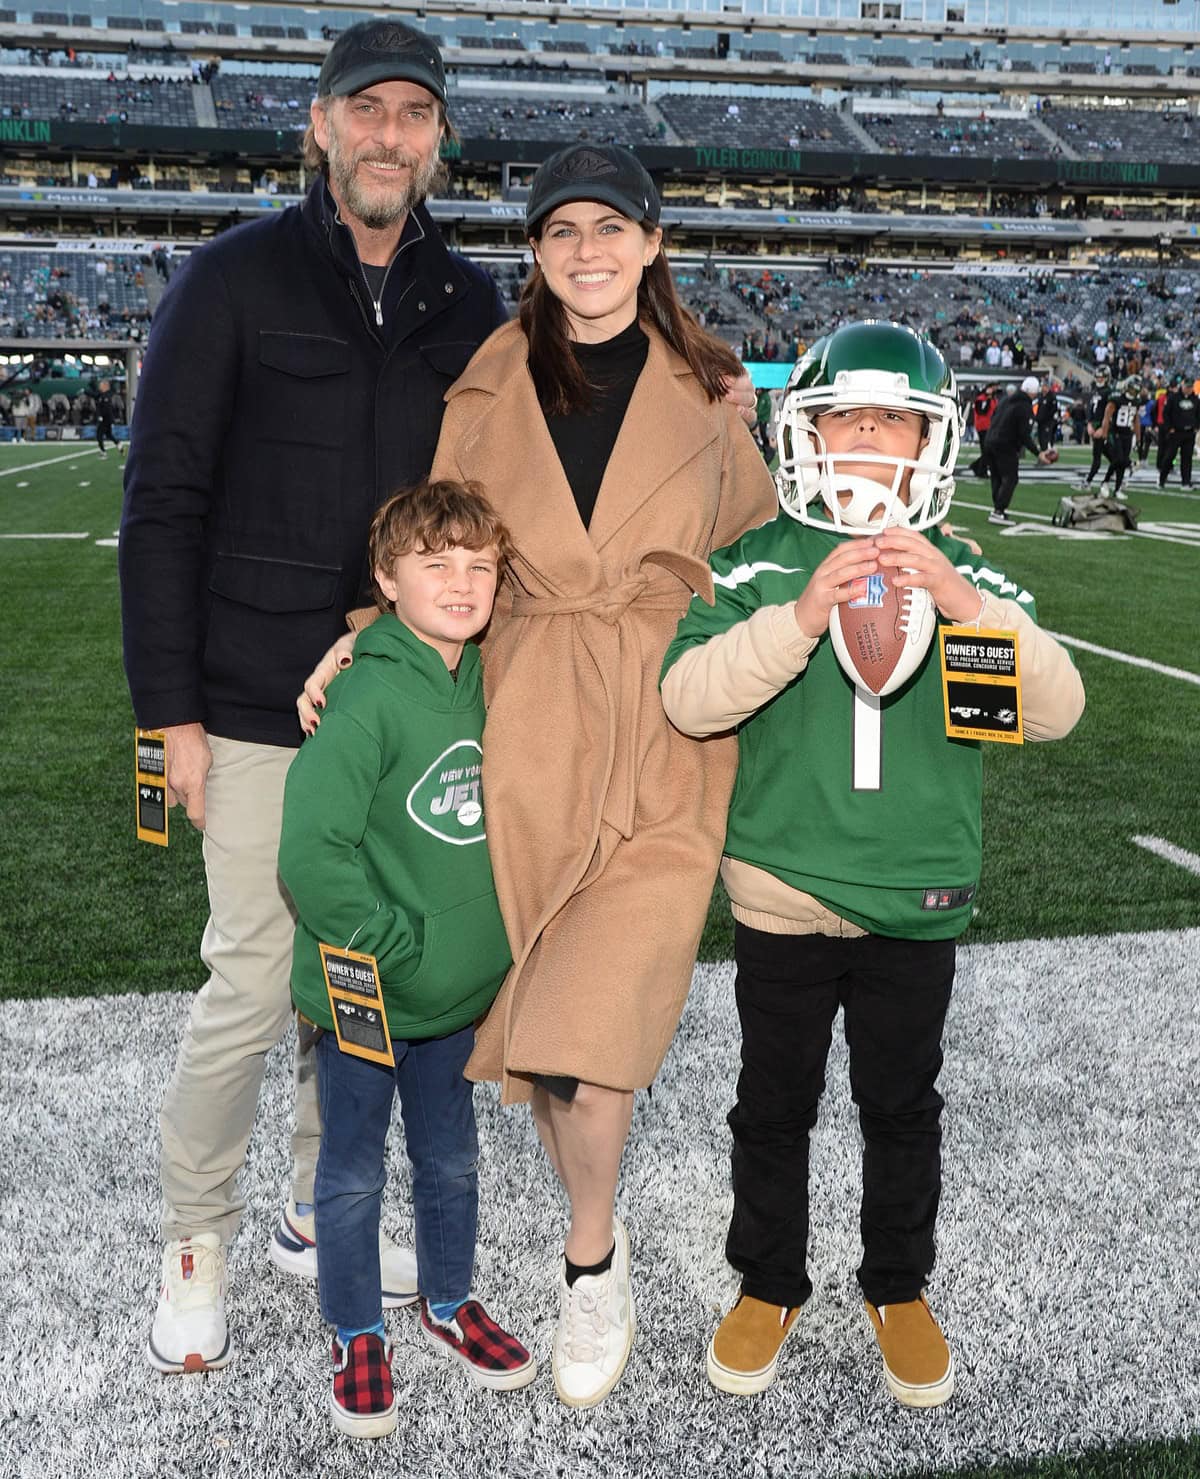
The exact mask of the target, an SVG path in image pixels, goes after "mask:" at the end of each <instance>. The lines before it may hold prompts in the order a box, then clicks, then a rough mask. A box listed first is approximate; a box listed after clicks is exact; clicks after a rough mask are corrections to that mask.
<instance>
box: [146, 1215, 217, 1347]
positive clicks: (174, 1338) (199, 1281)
mask: <svg viewBox="0 0 1200 1479" xmlns="http://www.w3.org/2000/svg"><path fill="white" fill-rule="evenodd" d="M226 1283H227V1279H226V1274H225V1250H224V1249H223V1248H222V1247H221V1239H220V1236H219V1235H218V1234H217V1233H198V1234H197V1235H196V1237H194V1238H179V1239H177V1240H176V1241H174V1242H170V1243H168V1244H167V1246H166V1247H165V1248H164V1249H163V1261H162V1288H161V1290H160V1291H159V1295H158V1309H157V1310H156V1311H155V1314H154V1324H153V1326H152V1327H151V1329H150V1339H149V1341H148V1342H147V1345H146V1354H147V1355H148V1356H149V1358H150V1364H151V1366H153V1367H154V1368H155V1369H156V1370H158V1371H168V1372H177V1371H215V1370H217V1368H218V1367H220V1366H225V1365H228V1363H229V1362H230V1361H231V1360H232V1359H233V1344H232V1342H231V1341H230V1339H229V1330H228V1328H227V1327H226V1324H225V1288H226Z"/></svg>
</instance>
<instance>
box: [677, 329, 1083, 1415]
mask: <svg viewBox="0 0 1200 1479" xmlns="http://www.w3.org/2000/svg"><path fill="white" fill-rule="evenodd" d="M956 415H957V407H956V404H955V398H954V387H953V379H952V377H951V376H950V374H949V372H948V370H947V369H946V366H945V363H944V361H943V360H942V358H941V355H940V354H939V353H938V352H937V350H936V349H934V347H933V346H932V345H931V344H930V343H929V342H928V341H926V340H923V339H921V338H919V337H918V336H917V335H915V334H913V333H911V332H910V331H909V330H907V329H903V328H900V327H898V326H897V325H893V324H874V323H869V324H853V325H848V326H846V327H844V328H842V329H840V330H838V331H837V332H836V333H834V334H831V335H829V336H828V337H827V338H825V339H822V340H820V341H818V342H817V343H816V344H814V345H813V347H812V349H811V350H810V351H809V353H808V354H807V355H806V357H805V358H804V359H803V360H802V361H801V362H800V364H799V365H798V366H797V367H796V370H795V371H793V374H792V377H791V379H790V380H789V386H788V390H787V391H786V392H785V395H784V398H783V401H782V403H781V407H780V413H779V446H780V471H779V475H778V479H777V481H778V485H779V492H780V498H781V502H782V503H783V508H784V511H783V512H782V513H780V514H778V515H777V516H776V517H775V518H774V519H773V520H772V521H770V522H769V523H767V524H764V525H762V526H761V527H759V528H757V529H752V530H750V531H749V533H747V534H745V535H743V536H742V537H741V538H740V539H739V540H737V541H736V542H735V543H734V544H732V545H730V546H728V547H727V548H725V549H722V550H718V551H717V552H716V553H714V554H713V556H712V558H711V567H712V574H713V584H714V587H715V591H716V601H715V605H712V606H709V605H706V604H705V602H704V601H702V600H701V599H699V598H694V599H693V600H692V602H691V605H690V606H689V608H688V611H687V613H686V615H685V616H684V618H683V620H682V621H681V622H680V625H679V628H678V631H677V634H676V636H675V639H674V641H673V642H672V643H671V645H670V647H669V648H668V650H667V655H666V659H665V662H664V665H663V677H662V694H663V702H664V705H665V707H666V711H667V714H668V716H669V717H670V719H671V720H672V722H673V723H674V724H675V725H676V726H677V727H678V728H680V729H681V730H683V731H684V732H685V733H687V734H692V735H696V736H704V735H710V734H718V733H721V732H723V731H727V730H731V729H735V728H736V729H737V734H738V753H739V762H738V774H737V780H736V783H735V787H734V791H733V797H732V800H731V803H730V815H729V826H728V832H727V836H726V843H725V856H724V859H723V861H722V877H723V879H724V882H725V886H726V889H727V890H728V893H729V896H730V899H731V902H732V906H733V913H734V918H735V921H736V923H735V953H736V958H737V970H738V974H737V987H736V992H737V1003H738V1012H739V1016H740V1019H741V1026H742V1070H741V1074H740V1077H739V1079H738V1086H737V1104H736V1106H735V1107H734V1109H733V1111H732V1113H731V1114H730V1116H729V1123H730V1127H731V1129H732V1131H733V1190H734V1209H733V1218H732V1222H731V1224H730V1229H729V1234H728V1239H727V1243H726V1253H727V1256H728V1258H729V1261H730V1263H732V1264H733V1266H734V1267H735V1268H736V1269H737V1270H738V1272H739V1273H740V1274H741V1276H742V1289H741V1296H740V1298H739V1301H738V1303H737V1304H736V1305H735V1307H734V1308H733V1310H731V1311H730V1313H729V1314H728V1315H727V1316H726V1318H725V1320H724V1321H723V1322H722V1324H721V1326H720V1328H719V1330H718V1331H717V1333H716V1335H715V1336H714V1338H713V1341H712V1344H711V1345H710V1348H709V1355H708V1373H709V1377H710V1379H711V1380H712V1381H713V1383H714V1385H716V1386H718V1387H720V1388H722V1389H723V1390H726V1391H730V1392H737V1393H742V1394H747V1393H752V1392H757V1391H761V1390H763V1389H764V1388H765V1387H766V1386H768V1385H770V1383H771V1381H772V1380H773V1379H774V1376H775V1370H776V1362H777V1359H778V1356H779V1352H780V1349H781V1347H782V1345H783V1342H784V1340H785V1338H786V1336H787V1335H788V1333H789V1332H790V1331H791V1329H792V1328H793V1327H794V1325H795V1323H796V1319H797V1310H798V1308H799V1307H800V1306H802V1305H803V1304H804V1303H805V1301H806V1300H807V1299H808V1297H809V1296H810V1294H811V1293H812V1284H811V1282H810V1280H809V1278H808V1273H807V1268H806V1261H807V1243H808V1151H809V1132H810V1131H811V1129H812V1127H813V1125H814V1124H815V1123H816V1118H817V1107H818V1101H819V1099H820V1096H821V1092H822V1090H823V1088H824V1073H825V1059H826V1055H827V1053H828V1049H829V1043H830V1035H831V1029H832V1023H833V1019H834V1016H835V1015H836V1013H837V1009H838V1007H839V1005H840V1006H841V1007H842V1008H843V1010H844V1013H845V1032H846V1038H847V1042H848V1044H849V1048H850V1074H851V1081H852V1084H853V1091H854V1098H855V1102H856V1104H857V1106H858V1110H859V1118H860V1125H861V1129H862V1135H863V1141H864V1153H863V1185H862V1205H861V1228H862V1238H863V1260H862V1264H861V1266H860V1268H859V1270H858V1278H859V1283H860V1285H861V1288H862V1292H863V1294H864V1296H865V1298H866V1301H867V1308H868V1313H869V1314H870V1317H871V1321H872V1325H873V1327H874V1330H875V1333H876V1337H877V1339H878V1341H879V1345H880V1349H881V1353H882V1356H883V1363H884V1373H885V1378H886V1380H887V1384H888V1388H889V1390H890V1391H891V1392H892V1394H893V1396H895V1397H896V1398H897V1400H899V1401H901V1402H903V1403H905V1404H906V1405H911V1406H933V1405H936V1404H937V1403H939V1402H943V1401H945V1400H946V1398H947V1397H949V1395H950V1394H951V1392H952V1390H953V1381H954V1375H953V1361H952V1358H951V1356H950V1353H949V1350H948V1347H947V1346H946V1343H945V1341H944V1338H943V1337H942V1334H941V1331H940V1329H939V1328H938V1326H937V1323H936V1322H935V1321H934V1319H933V1316H932V1314H931V1313H930V1312H929V1308H928V1306H927V1305H926V1303H925V1301H924V1294H923V1289H924V1286H925V1284H926V1281H927V1279H928V1278H929V1275H930V1272H931V1270H932V1268H933V1262H934V1225H935V1219H936V1214H937V1207H938V1200H939V1196H940V1191H941V1159H940V1115H941V1109H942V1099H941V1096H940V1095H939V1093H938V1091H937V1088H936V1080H937V1075H938V1070H939V1069H940V1067H941V1062H942V1051H941V1036H942V1026H943V1022H944V1019H945V1013H946V1009H947V1006H948V1004H949V1000H950V989H951V983H952V981H953V977H954V953H955V947H954V941H955V939H956V937H957V936H958V935H959V934H961V932H962V931H963V929H964V928H965V927H966V925H967V924H968V923H969V921H970V917H971V908H972V899H973V896H974V893H975V889H976V886H977V884H978V881H979V874H980V863H981V835H980V832H981V828H980V795H981V787H982V761H981V756H980V746H979V744H978V743H977V742H972V741H964V740H951V739H948V738H947V736H946V733H945V725H944V717H943V707H942V689H941V678H940V665H939V661H938V657H937V653H936V651H935V648H936V645H937V644H936V643H932V644H930V646H929V647H928V648H927V649H926V651H925V654H924V658H923V660H922V661H921V662H920V663H919V665H918V666H917V667H916V670H915V672H914V673H913V674H912V676H911V677H910V678H909V679H908V681H907V682H905V683H904V684H903V685H902V686H901V687H899V688H898V689H897V690H896V691H895V692H893V693H891V694H888V695H886V696H883V697H878V696H876V695H874V694H871V693H869V692H867V691H866V690H865V689H862V688H856V685H855V684H854V682H853V681H852V679H851V678H850V677H848V676H847V674H846V672H845V671H843V669H842V667H841V666H840V665H839V662H838V660H837V658H836V656H835V653H834V650H833V644H832V642H831V640H830V637H829V619H830V613H831V611H833V610H834V609H836V608H838V607H843V606H846V605H847V604H848V603H849V602H850V601H851V600H852V599H855V598H859V599H861V597H862V595H863V592H864V590H865V589H866V587H867V583H868V578H869V577H871V576H873V575H877V574H878V573H879V572H881V571H882V572H886V574H887V575H888V578H889V579H890V580H891V581H893V582H894V583H895V584H896V585H898V586H906V585H908V586H914V587H920V588H922V589H924V590H927V591H928V593H929V596H930V597H931V598H932V600H933V601H934V603H935V605H936V607H937V611H938V617H939V620H940V621H943V622H944V621H946V620H950V621H953V622H964V621H969V622H970V623H972V624H975V623H976V622H978V624H979V625H980V626H982V627H983V628H1000V629H1005V630H1009V631H1014V632H1016V634H1017V637H1018V641H1019V643H1020V661H1021V678H1022V700H1023V725H1024V735H1025V738H1026V739H1054V738H1058V737H1060V736H1062V735H1064V734H1066V733H1067V732H1068V731H1069V730H1070V729H1071V728H1072V726H1073V725H1074V724H1075V722H1076V721H1077V720H1078V718H1079V716H1080V713H1081V712H1082V709H1083V689H1082V685H1081V683H1080V681H1079V677H1078V674H1077V673H1076V671H1075V668H1074V666H1073V665H1072V663H1071V661H1070V659H1069V657H1068V656H1067V654H1066V652H1065V651H1064V650H1063V648H1061V647H1060V646H1059V645H1058V643H1057V642H1055V641H1054V640H1053V639H1052V638H1051V637H1049V636H1048V635H1047V634H1046V633H1045V632H1043V631H1041V630H1040V629H1039V627H1038V626H1037V624H1036V621H1035V619H1034V606H1033V598H1032V596H1030V594H1029V593H1028V592H1027V591H1024V590H1022V589H1020V587H1018V586H1017V585H1016V584H1014V583H1013V582H1012V581H1010V580H1008V579H1007V578H1006V577H1005V576H1004V575H1003V574H1002V573H1000V572H999V571H997V570H996V569H995V568H994V567H993V565H992V564H991V562H990V561H988V560H986V559H984V558H982V557H977V556H973V555H972V554H971V553H970V551H969V550H968V548H967V546H966V545H965V544H963V543H962V542H961V541H959V540H955V539H953V538H949V537H947V536H946V535H945V534H944V533H943V532H942V531H941V530H940V529H939V528H937V527H935V525H936V523H937V522H938V521H940V520H942V519H943V518H944V517H945V512H946V508H947V507H948V505H949V502H950V498H951V497H952V495H953V480H952V472H953V466H954V453H955V451H956V450H957V432H956V430H955V424H954V418H955V417H956Z"/></svg>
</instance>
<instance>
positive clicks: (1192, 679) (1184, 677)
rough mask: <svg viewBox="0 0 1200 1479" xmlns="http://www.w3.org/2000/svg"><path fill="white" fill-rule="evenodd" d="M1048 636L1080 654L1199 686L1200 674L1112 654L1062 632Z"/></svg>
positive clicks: (1140, 658)
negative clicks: (1103, 658) (1074, 648)
mask: <svg viewBox="0 0 1200 1479" xmlns="http://www.w3.org/2000/svg"><path fill="white" fill-rule="evenodd" d="M1050 635H1051V636H1052V637H1053V638H1054V639H1055V641H1056V642H1061V643H1062V644H1063V646H1064V647H1078V648H1079V650H1080V651H1081V652H1094V653H1095V654H1096V656H1097V657H1111V658H1112V660H1113V661H1114V662H1124V663H1128V664H1129V666H1130V667H1131V668H1148V669H1149V670H1150V671H1151V672H1152V673H1161V674H1162V676H1163V677H1164V678H1178V679H1180V680H1181V682H1184V683H1196V684H1200V673H1189V672H1188V671H1187V670H1186V669H1185V668H1169V667H1167V666H1166V664H1165V663H1161V662H1151V661H1150V659H1149V658H1148V657H1134V656H1133V655H1132V653H1129V652H1114V650H1113V649H1112V648H1111V647H1097V646H1096V644H1095V643H1094V642H1085V641H1084V640H1083V638H1082V637H1068V636H1066V635H1065V634H1064V633H1063V632H1051V633H1050Z"/></svg>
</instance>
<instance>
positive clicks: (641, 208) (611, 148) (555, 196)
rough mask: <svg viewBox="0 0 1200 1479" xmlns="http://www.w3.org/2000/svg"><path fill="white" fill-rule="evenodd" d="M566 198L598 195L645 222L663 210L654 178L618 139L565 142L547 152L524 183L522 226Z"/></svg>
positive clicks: (535, 221) (534, 221)
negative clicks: (612, 141)
mask: <svg viewBox="0 0 1200 1479" xmlns="http://www.w3.org/2000/svg"><path fill="white" fill-rule="evenodd" d="M569 200H599V201H602V202H603V203H604V204H605V205H611V206H613V207H614V208H615V209H616V210H619V211H620V212H621V214H622V215H623V216H628V217H629V219H630V220H631V221H637V222H638V223H639V224H640V223H642V222H646V223H647V224H648V225H650V226H657V225H658V218H659V216H660V215H661V214H662V203H661V201H660V200H659V198H658V191H657V190H656V189H655V188H654V181H653V180H652V179H651V178H650V176H649V175H648V174H647V173H646V171H645V168H644V167H643V165H642V163H641V161H640V160H639V159H638V157H637V155H636V154H633V153H632V152H631V151H630V150H628V149H623V148H622V147H621V145H620V144H568V145H567V147H566V148H565V149H559V150H558V151H557V153H554V154H551V156H550V158H549V159H547V160H546V161H545V163H544V164H542V165H541V167H540V168H539V169H538V172H537V174H536V175H534V177H533V183H532V184H531V185H530V187H529V200H528V201H527V202H526V205H525V229H526V231H532V230H533V228H534V227H535V226H536V225H537V224H538V222H539V221H541V220H542V219H544V217H545V216H546V215H548V214H549V212H550V211H552V210H553V209H554V208H555V206H559V205H565V204H566V203H567V201H569Z"/></svg>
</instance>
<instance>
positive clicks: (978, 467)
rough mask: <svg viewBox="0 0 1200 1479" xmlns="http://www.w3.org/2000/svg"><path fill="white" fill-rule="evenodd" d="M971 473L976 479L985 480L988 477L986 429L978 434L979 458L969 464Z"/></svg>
mask: <svg viewBox="0 0 1200 1479" xmlns="http://www.w3.org/2000/svg"><path fill="white" fill-rule="evenodd" d="M971 471H972V472H973V473H974V474H975V476H976V477H977V478H986V477H987V475H988V458H987V427H986V426H985V427H984V429H983V430H982V431H981V432H979V456H978V457H976V459H975V461H974V462H972V464H971Z"/></svg>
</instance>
